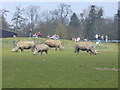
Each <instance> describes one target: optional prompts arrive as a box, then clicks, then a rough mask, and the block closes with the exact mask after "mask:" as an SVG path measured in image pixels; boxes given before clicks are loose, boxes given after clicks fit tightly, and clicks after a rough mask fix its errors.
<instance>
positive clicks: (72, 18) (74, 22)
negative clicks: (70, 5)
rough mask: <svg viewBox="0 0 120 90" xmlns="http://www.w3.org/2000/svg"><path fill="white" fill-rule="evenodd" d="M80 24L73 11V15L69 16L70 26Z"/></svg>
mask: <svg viewBox="0 0 120 90" xmlns="http://www.w3.org/2000/svg"><path fill="white" fill-rule="evenodd" d="M79 25H80V22H79V19H78V17H77V15H76V13H73V15H72V16H71V17H70V26H72V27H77V26H79Z"/></svg>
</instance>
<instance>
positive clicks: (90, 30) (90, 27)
mask: <svg viewBox="0 0 120 90" xmlns="http://www.w3.org/2000/svg"><path fill="white" fill-rule="evenodd" d="M96 18H97V12H96V7H95V6H94V5H92V6H91V9H90V12H89V15H88V18H87V23H86V32H85V37H86V38H88V39H94V35H95V31H96V30H95V26H94V22H95V20H96Z"/></svg>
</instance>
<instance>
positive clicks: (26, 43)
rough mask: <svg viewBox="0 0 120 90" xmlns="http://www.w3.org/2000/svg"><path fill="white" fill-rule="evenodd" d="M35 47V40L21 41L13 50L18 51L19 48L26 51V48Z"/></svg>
mask: <svg viewBox="0 0 120 90" xmlns="http://www.w3.org/2000/svg"><path fill="white" fill-rule="evenodd" d="M34 48H35V43H34V42H33V41H19V42H18V43H17V44H16V47H15V48H14V49H13V50H12V52H17V51H18V50H19V49H20V50H21V52H23V51H24V49H32V51H33V49H34Z"/></svg>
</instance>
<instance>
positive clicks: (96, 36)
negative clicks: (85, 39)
mask: <svg viewBox="0 0 120 90" xmlns="http://www.w3.org/2000/svg"><path fill="white" fill-rule="evenodd" d="M95 38H96V42H98V34H96V35H95Z"/></svg>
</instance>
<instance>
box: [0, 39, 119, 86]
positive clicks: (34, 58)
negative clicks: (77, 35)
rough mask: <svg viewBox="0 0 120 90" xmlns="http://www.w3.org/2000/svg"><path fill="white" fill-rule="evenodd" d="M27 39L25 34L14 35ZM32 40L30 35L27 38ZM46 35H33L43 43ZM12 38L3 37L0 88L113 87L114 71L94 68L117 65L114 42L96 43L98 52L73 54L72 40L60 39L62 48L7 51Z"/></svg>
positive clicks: (114, 82)
mask: <svg viewBox="0 0 120 90" xmlns="http://www.w3.org/2000/svg"><path fill="white" fill-rule="evenodd" d="M19 40H28V39H27V38H17V39H16V41H19ZM29 40H34V39H32V38H31V39H29ZM45 40H46V39H35V41H39V43H43V42H44V41H45ZM13 41H14V39H12V38H7V39H3V50H2V51H3V54H2V66H3V67H2V73H3V74H2V75H3V77H2V86H3V88H117V87H118V72H117V71H105V70H96V68H118V52H117V51H118V50H117V49H118V48H117V44H102V45H100V46H97V49H98V50H99V52H100V54H98V55H89V54H88V53H86V52H81V53H80V54H79V55H77V54H74V49H73V46H74V43H75V42H73V41H69V40H62V42H63V43H64V46H65V50H64V51H59V50H57V51H55V50H54V49H50V50H49V52H48V53H49V54H48V55H41V56H39V55H33V53H32V52H31V51H30V50H25V52H24V53H21V52H20V51H19V52H17V53H13V52H11V49H12V48H13V47H14V43H13Z"/></svg>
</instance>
